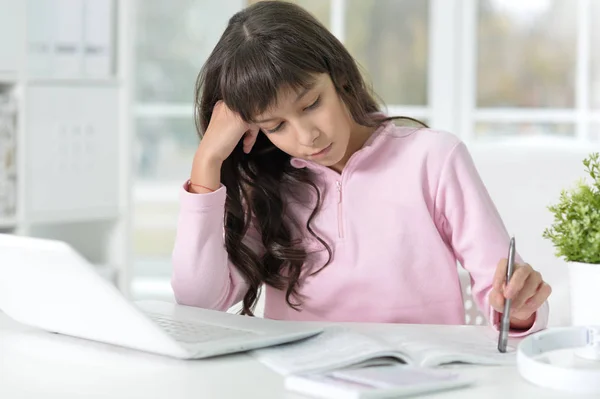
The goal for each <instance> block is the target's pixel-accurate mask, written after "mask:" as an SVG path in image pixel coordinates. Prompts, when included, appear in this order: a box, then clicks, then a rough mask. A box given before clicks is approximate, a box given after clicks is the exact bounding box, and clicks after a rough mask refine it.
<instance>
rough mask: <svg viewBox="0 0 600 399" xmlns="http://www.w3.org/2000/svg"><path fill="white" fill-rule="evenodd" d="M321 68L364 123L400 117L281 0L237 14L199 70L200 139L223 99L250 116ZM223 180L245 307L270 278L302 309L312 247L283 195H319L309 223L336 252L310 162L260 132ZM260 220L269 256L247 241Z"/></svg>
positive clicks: (334, 44) (316, 28) (310, 20)
mask: <svg viewBox="0 0 600 399" xmlns="http://www.w3.org/2000/svg"><path fill="white" fill-rule="evenodd" d="M322 73H327V74H329V76H330V77H331V80H332V82H333V84H334V86H335V89H336V92H337V94H338V95H339V97H340V98H341V99H342V101H344V103H345V104H346V107H347V108H348V110H349V112H350V114H351V116H352V118H353V119H354V121H355V122H356V123H358V124H360V125H363V126H369V127H376V126H379V125H380V124H381V123H383V122H385V121H387V120H390V119H393V118H388V117H383V116H382V115H381V114H379V116H377V114H376V113H377V112H378V111H379V107H378V105H377V102H376V101H375V99H374V98H373V96H372V95H371V93H370V90H369V88H368V87H367V86H366V84H365V82H364V81H363V78H362V76H361V74H360V72H359V69H358V67H357V65H356V63H355V61H354V59H353V58H352V56H351V55H350V54H349V53H348V51H347V50H346V49H345V48H344V46H343V45H342V43H340V42H339V41H338V40H337V39H336V37H335V36H334V35H332V34H331V33H330V32H329V31H328V30H327V29H326V28H325V27H324V26H323V25H322V24H321V23H319V22H318V21H317V20H316V19H315V18H314V17H313V16H312V15H311V14H310V13H308V12H307V11H305V10H304V9H302V8H301V7H299V6H296V5H294V4H291V3H287V2H280V1H263V2H258V3H256V4H254V5H252V6H250V7H247V8H245V9H244V10H242V11H240V12H238V13H237V14H235V15H234V16H233V17H232V18H231V19H230V20H229V24H228V26H227V28H226V29H225V32H224V33H223V35H222V36H221V38H220V40H219V42H218V43H217V45H216V46H215V48H214V49H213V51H212V53H211V54H210V56H209V57H208V60H207V61H206V63H205V65H204V67H203V68H202V71H201V72H200V75H199V76H198V80H197V82H196V99H195V113H196V115H195V116H196V126H197V129H198V132H199V135H200V137H202V136H203V134H204V132H205V131H206V128H207V127H208V124H209V122H210V118H211V115H212V111H213V108H214V106H215V104H216V103H217V101H219V100H223V101H224V102H225V104H227V106H228V107H229V108H230V109H231V110H233V111H235V112H237V113H239V114H240V116H241V117H242V118H243V119H244V120H245V121H248V122H250V121H252V118H253V117H255V116H257V115H259V114H261V113H263V112H264V111H265V110H267V109H268V107H269V106H271V105H272V104H273V103H274V102H275V100H276V98H277V95H278V93H280V90H281V89H282V88H289V89H300V88H306V87H309V86H310V85H311V83H312V82H313V81H314V78H315V75H316V74H322ZM406 119H411V120H413V119H412V118H406ZM413 121H414V120H413ZM417 122H418V121H417ZM267 154H268V155H267ZM221 182H222V183H223V185H224V186H225V187H226V188H227V199H226V202H225V246H226V249H227V252H228V255H229V260H230V261H231V262H232V263H233V264H234V265H235V266H236V267H237V268H238V270H239V271H240V272H241V274H242V275H243V277H244V278H245V280H246V282H247V283H248V285H249V289H248V292H247V293H246V294H245V296H244V299H243V308H242V310H241V313H242V314H248V315H252V314H253V309H254V307H255V305H256V301H257V298H258V295H259V293H260V289H261V287H262V284H263V283H265V284H269V285H270V286H272V287H275V288H277V289H282V290H283V289H285V290H286V302H287V303H288V305H289V306H291V307H292V308H294V309H296V310H299V307H300V305H301V303H300V301H299V300H300V296H299V290H298V289H299V285H300V284H301V276H303V270H302V269H303V264H304V263H305V261H306V258H307V252H306V250H305V248H303V247H302V246H301V245H300V244H299V242H297V240H295V239H294V234H293V233H294V232H293V230H292V229H293V227H294V226H298V225H299V224H298V221H296V220H292V218H291V216H290V215H288V214H287V212H286V202H285V201H284V197H285V196H287V195H288V194H291V193H292V191H296V192H297V190H293V188H294V187H295V188H298V187H299V186H304V187H307V188H309V189H310V190H312V192H313V193H314V194H315V197H316V203H315V204H314V205H313V210H312V212H311V215H310V217H309V218H308V221H307V222H306V229H307V230H308V232H309V233H310V234H311V235H312V236H313V237H314V238H316V239H317V240H318V241H319V242H321V244H322V245H323V246H324V247H325V248H326V249H327V251H328V253H329V259H328V261H327V262H326V264H325V265H323V267H325V266H327V264H329V262H330V261H331V256H332V252H331V248H330V247H329V245H328V244H327V243H326V242H325V241H324V240H323V239H322V238H320V237H319V236H318V235H317V234H316V233H315V232H314V231H313V229H312V227H311V222H312V220H313V219H314V217H315V215H316V214H317V213H318V211H319V209H320V206H321V192H320V190H319V188H318V186H317V184H316V183H315V179H314V176H313V175H312V174H311V172H310V171H309V170H308V169H307V168H301V169H297V168H294V167H293V166H292V165H291V164H290V156H289V155H288V154H286V153H284V152H283V151H281V150H279V149H278V148H277V147H275V146H274V145H273V144H272V143H271V142H270V141H269V140H268V139H267V138H266V137H265V135H263V134H259V135H258V138H257V141H256V144H255V145H254V147H253V149H252V151H251V152H250V153H249V154H245V153H244V152H243V149H242V143H241V142H240V144H239V145H238V146H237V147H236V148H235V150H234V151H233V152H232V154H231V155H230V156H229V157H228V158H227V159H226V160H225V162H224V163H223V166H222V169H221ZM251 223H252V224H253V225H254V226H255V227H256V229H257V230H258V232H259V233H260V235H261V239H262V245H263V246H264V252H261V253H260V254H256V253H255V252H253V251H252V250H251V249H250V248H249V247H248V246H247V245H245V244H244V242H243V241H242V239H243V238H244V236H245V234H246V232H247V230H248V228H249V226H250V224H251ZM320 270H322V268H321V269H319V270H317V271H316V272H318V271H320ZM316 272H315V273H316ZM292 297H294V298H295V301H292V299H291V298H292Z"/></svg>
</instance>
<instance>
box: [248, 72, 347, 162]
mask: <svg viewBox="0 0 600 399" xmlns="http://www.w3.org/2000/svg"><path fill="white" fill-rule="evenodd" d="M254 121H255V122H254V123H255V124H256V125H257V126H258V127H259V128H260V129H261V130H262V132H263V133H264V134H265V135H266V136H267V137H268V138H269V140H270V141H271V142H272V143H273V144H274V145H275V146H276V147H278V148H279V149H280V150H282V151H284V152H286V153H288V154H289V155H291V156H292V157H296V158H302V159H306V160H310V161H314V162H316V163H319V164H321V165H323V166H328V167H332V168H333V169H337V170H341V167H339V166H342V167H343V164H344V163H345V160H347V158H348V157H349V156H348V155H347V150H348V147H349V142H350V138H351V135H352V134H351V133H352V132H353V131H354V130H357V129H358V128H359V127H358V125H357V124H356V123H355V122H354V120H353V119H352V117H351V116H350V113H349V112H348V109H347V108H346V106H345V104H344V102H343V101H342V100H341V99H340V98H339V96H338V94H337V92H336V90H335V86H334V85H333V82H332V81H331V78H330V77H329V75H328V74H320V75H318V76H317V79H316V81H315V83H314V85H313V86H312V87H310V88H309V89H308V90H305V89H301V90H300V91H298V92H295V91H292V90H287V91H282V92H281V93H279V97H278V99H277V103H276V104H275V105H274V106H273V107H271V108H270V109H268V110H267V111H265V112H264V113H263V114H261V115H258V116H257V117H255V118H254ZM350 155H351V154H350Z"/></svg>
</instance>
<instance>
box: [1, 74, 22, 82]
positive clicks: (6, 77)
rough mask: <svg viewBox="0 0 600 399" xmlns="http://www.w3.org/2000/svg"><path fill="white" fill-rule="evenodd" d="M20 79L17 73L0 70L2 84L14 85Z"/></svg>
mask: <svg viewBox="0 0 600 399" xmlns="http://www.w3.org/2000/svg"><path fill="white" fill-rule="evenodd" d="M18 81H19V78H18V76H17V74H16V73H9V72H0V85H13V84H16V83H17V82H18Z"/></svg>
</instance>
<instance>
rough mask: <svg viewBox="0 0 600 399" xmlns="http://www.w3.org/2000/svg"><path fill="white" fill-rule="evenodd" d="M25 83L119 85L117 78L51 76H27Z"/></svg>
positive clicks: (37, 84) (45, 84)
mask: <svg viewBox="0 0 600 399" xmlns="http://www.w3.org/2000/svg"><path fill="white" fill-rule="evenodd" d="M27 83H28V84H29V85H32V86H55V85H60V86H92V87H93V86H108V87H117V86H119V85H121V83H122V82H121V79H119V78H84V77H81V78H52V77H48V78H46V77H44V78H42V77H29V78H27Z"/></svg>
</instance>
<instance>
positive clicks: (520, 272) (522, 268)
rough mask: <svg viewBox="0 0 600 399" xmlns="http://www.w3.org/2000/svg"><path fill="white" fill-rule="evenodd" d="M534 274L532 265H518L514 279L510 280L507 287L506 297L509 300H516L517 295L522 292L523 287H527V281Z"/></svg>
mask: <svg viewBox="0 0 600 399" xmlns="http://www.w3.org/2000/svg"><path fill="white" fill-rule="evenodd" d="M532 272H533V268H532V267H531V266H530V265H528V264H525V265H518V266H517V267H516V269H515V271H514V273H513V275H512V278H511V279H510V282H509V283H508V286H507V287H506V290H505V292H504V296H505V297H506V298H508V299H512V298H514V297H515V295H517V293H518V292H519V291H521V289H522V288H523V285H525V281H526V280H527V278H528V277H529V275H530V274H531V273H532Z"/></svg>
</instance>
